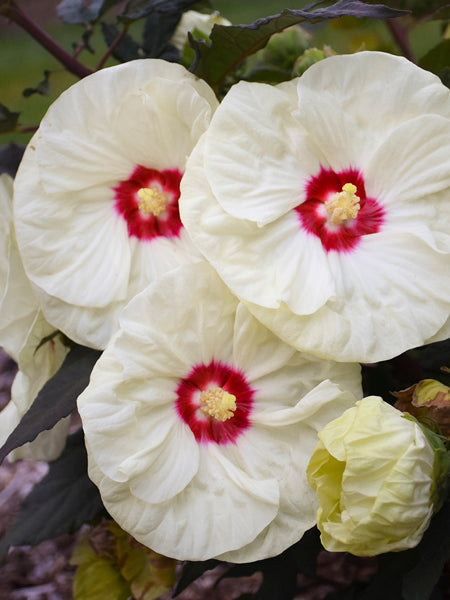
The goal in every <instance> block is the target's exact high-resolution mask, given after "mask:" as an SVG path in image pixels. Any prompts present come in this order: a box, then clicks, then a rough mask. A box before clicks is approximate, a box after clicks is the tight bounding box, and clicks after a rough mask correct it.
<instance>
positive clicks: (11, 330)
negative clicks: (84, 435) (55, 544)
mask: <svg viewBox="0 0 450 600" xmlns="http://www.w3.org/2000/svg"><path fill="white" fill-rule="evenodd" d="M12 189H13V180H12V179H11V178H10V177H8V176H7V175H1V176H0V214H1V215H2V219H1V225H0V253H1V257H2V259H1V260H0V346H2V347H3V348H4V350H5V351H6V352H7V353H8V354H9V355H10V356H11V358H13V359H14V360H15V361H16V362H17V363H18V367H19V371H18V373H17V374H16V376H15V378H14V381H13V385H12V389H11V400H10V402H9V403H8V404H7V405H6V406H5V408H4V409H3V410H2V411H1V412H0V446H3V444H4V443H5V442H6V440H7V439H8V437H9V435H10V434H11V433H12V432H13V431H14V429H15V428H16V427H17V425H18V424H19V422H20V420H21V418H22V417H23V415H24V414H25V413H26V412H27V410H28V409H29V408H30V407H31V405H32V403H33V401H34V399H35V398H36V396H37V395H38V393H39V391H40V389H41V388H42V387H43V386H44V384H45V383H46V382H47V381H48V379H50V377H52V376H53V375H54V374H55V373H56V371H57V370H58V369H59V367H60V366H61V364H62V362H63V360H64V358H65V356H66V354H67V352H68V348H67V346H66V345H65V344H64V343H63V342H62V338H61V335H60V334H59V333H58V331H57V330H55V327H53V326H52V325H49V323H47V322H46V320H45V319H44V317H43V315H42V313H41V311H40V309H39V304H38V301H37V298H36V296H35V295H34V293H33V289H32V287H31V283H30V281H29V280H28V278H27V276H26V274H25V271H24V269H23V265H22V261H21V258H20V254H19V251H18V248H17V244H16V239H15V234H14V227H13V223H12ZM53 334H54V335H53ZM50 336H52V337H51V339H50ZM47 337H49V339H48V341H44V343H42V341H43V340H45V338H47ZM69 426H70V422H69V418H66V419H62V420H61V421H60V422H59V423H58V424H57V425H56V426H55V428H53V429H52V430H51V431H44V432H42V433H41V434H39V436H38V437H37V438H36V439H35V440H34V441H33V442H31V443H29V444H25V445H24V446H21V447H20V448H18V449H17V450H15V451H14V452H13V453H12V455H10V458H13V457H14V458H16V459H17V458H33V459H35V460H53V459H54V458H56V457H57V456H58V455H59V454H60V452H61V450H62V449H63V447H64V444H65V441H66V436H67V433H68V431H69Z"/></svg>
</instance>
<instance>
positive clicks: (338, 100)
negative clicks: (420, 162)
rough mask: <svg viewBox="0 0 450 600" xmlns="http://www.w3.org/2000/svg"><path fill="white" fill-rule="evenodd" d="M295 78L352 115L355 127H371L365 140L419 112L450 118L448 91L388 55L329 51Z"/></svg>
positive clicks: (404, 61)
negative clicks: (326, 55) (348, 54)
mask: <svg viewBox="0 0 450 600" xmlns="http://www.w3.org/2000/svg"><path fill="white" fill-rule="evenodd" d="M299 82H300V83H299V86H300V89H301V90H302V92H304V91H306V92H307V93H309V92H310V91H311V92H313V93H315V94H317V95H318V96H323V97H324V99H325V101H326V102H328V103H329V102H333V101H334V102H335V104H336V105H338V106H339V107H341V108H342V110H344V111H345V112H347V113H348V114H351V115H352V117H353V119H354V120H355V122H356V123H357V126H358V128H360V129H363V130H365V132H366V134H367V133H369V132H370V137H369V138H368V140H369V141H370V140H374V137H372V136H375V137H376V138H378V139H380V140H382V139H383V138H384V137H385V136H386V135H388V133H389V131H391V130H392V129H395V128H396V127H398V126H399V125H400V124H401V123H403V122H406V121H409V120H410V119H414V118H416V117H417V116H420V115H423V114H424V112H426V113H428V114H437V115H442V116H444V117H446V118H449V117H450V91H449V90H448V89H446V88H445V86H443V85H442V82H441V81H440V79H439V78H438V77H437V76H436V75H433V74H431V73H429V72H428V71H425V70H423V69H420V68H419V67H417V66H416V65H414V64H413V63H411V62H410V61H409V60H407V59H405V58H403V57H399V56H394V55H392V54H387V53H383V52H373V51H370V52H358V53H356V54H352V55H350V56H345V55H344V56H332V57H330V58H327V59H326V60H324V61H320V62H319V63H316V64H315V65H313V66H312V67H311V68H309V69H308V70H307V71H306V72H305V73H304V75H302V77H301V78H300V80H299ZM380 89H382V93H380ZM302 92H300V93H302ZM305 105H306V102H305ZM307 108H308V107H307V106H305V109H307ZM355 133H356V134H357V131H355ZM372 143H373V142H372Z"/></svg>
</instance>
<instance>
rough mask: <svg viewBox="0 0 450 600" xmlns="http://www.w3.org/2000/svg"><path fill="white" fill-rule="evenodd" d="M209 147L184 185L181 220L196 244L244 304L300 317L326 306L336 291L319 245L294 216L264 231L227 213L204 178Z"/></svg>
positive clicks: (195, 156) (198, 153)
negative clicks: (287, 309) (284, 306)
mask: <svg viewBox="0 0 450 600" xmlns="http://www.w3.org/2000/svg"><path fill="white" fill-rule="evenodd" d="M205 141H206V139H205V137H203V138H202V139H201V141H200V142H199V143H198V144H197V146H196V148H195V149H194V151H193V153H192V154H191V157H190V159H189V161H188V165H187V169H186V173H185V175H184V177H183V180H182V182H181V197H180V214H181V218H182V221H183V223H184V225H185V227H186V229H187V230H188V233H189V234H190V235H191V238H192V240H193V242H194V243H195V244H196V245H197V246H198V247H199V248H200V250H201V251H202V253H203V254H204V255H205V256H206V258H207V259H208V261H210V262H211V264H212V265H213V266H214V267H215V269H216V270H217V271H218V273H219V275H220V276H221V277H222V279H223V280H224V281H225V282H226V284H227V285H228V286H229V287H230V288H231V289H232V290H233V291H234V293H236V294H237V295H238V296H240V297H241V298H243V299H245V300H248V301H251V302H255V303H258V304H261V305H263V306H267V307H269V308H277V307H279V306H280V303H281V302H285V303H286V304H288V305H289V306H290V307H292V310H294V311H295V312H301V313H310V312H314V311H315V310H317V309H318V308H320V306H323V304H324V303H325V302H326V301H327V300H328V299H329V298H330V297H333V295H334V292H335V288H334V284H333V280H332V276H331V273H330V270H329V267H328V264H327V258H326V254H325V252H324V250H323V248H322V245H321V243H320V241H319V239H318V238H315V239H314V238H311V237H310V236H308V235H307V234H306V233H305V232H303V231H301V225H300V222H299V221H298V219H297V216H296V214H295V213H293V212H291V213H288V214H286V215H284V216H283V217H282V218H280V219H278V220H277V221H274V222H273V223H270V224H269V225H266V226H265V227H263V228H260V227H258V226H257V225H256V224H255V223H251V222H249V221H247V220H243V219H236V218H234V217H232V216H230V215H228V214H227V213H226V212H224V211H223V210H222V209H221V207H220V205H219V204H218V202H217V201H216V199H215V198H214V196H213V194H212V192H211V189H210V187H209V186H208V183H207V181H206V178H205V172H204V169H203V160H204V157H205V145H204V144H205ZM300 264H301V265H302V268H298V267H299V265H300ZM319 276H320V278H321V284H320V285H318V281H317V279H318V277H319Z"/></svg>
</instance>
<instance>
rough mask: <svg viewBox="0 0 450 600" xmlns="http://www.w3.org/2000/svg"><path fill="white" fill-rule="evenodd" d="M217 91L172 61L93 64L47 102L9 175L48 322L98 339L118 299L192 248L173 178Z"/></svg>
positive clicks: (20, 235) (108, 327)
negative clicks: (93, 69)
mask: <svg viewBox="0 0 450 600" xmlns="http://www.w3.org/2000/svg"><path fill="white" fill-rule="evenodd" d="M216 105H217V100H216V98H215V96H214V94H213V92H212V90H211V89H210V88H209V86H208V85H207V84H206V83H205V82H203V81H201V80H199V79H197V78H196V77H194V75H191V74H190V73H189V72H188V71H186V69H184V68H183V67H182V66H180V65H176V64H171V63H167V62H165V61H161V60H151V59H148V60H138V61H133V62H129V63H126V64H124V65H120V66H117V67H111V68H109V69H104V70H102V71H99V72H97V73H95V74H93V75H91V76H90V77H87V78H85V79H83V80H82V81H80V82H78V83H77V84H75V85H74V86H72V87H71V88H69V89H68V90H67V91H66V92H65V93H64V94H62V96H61V97H60V98H59V99H58V100H56V102H55V103H54V104H53V105H52V106H51V107H50V109H49V111H48V112H47V114H46V115H45V117H44V119H43V120H42V122H41V125H40V127H39V129H38V131H37V132H36V134H35V135H34V137H33V139H32V140H31V142H30V143H29V145H28V147H27V150H26V152H25V155H24V158H23V161H22V163H21V165H20V167H19V171H18V174H17V178H16V182H15V200H14V203H15V208H14V212H15V226H16V232H17V239H18V243H19V248H20V251H21V254H22V258H23V262H24V266H25V270H26V272H27V274H28V276H29V278H30V280H31V281H32V282H33V284H35V286H36V290H37V293H38V294H39V299H40V303H41V306H42V310H43V312H44V314H45V316H46V318H47V319H48V321H49V322H51V323H52V324H54V325H55V326H56V327H58V328H59V329H61V330H62V331H64V333H66V334H67V335H68V336H69V337H70V338H72V339H73V340H75V341H77V342H79V343H81V344H84V345H87V346H92V347H96V348H103V347H104V346H105V345H106V343H107V342H108V340H109V338H110V337H111V335H112V333H113V332H114V331H115V329H116V327H117V314H118V312H119V310H120V309H121V308H122V306H123V305H124V304H126V302H127V301H128V300H129V299H130V298H131V297H132V296H134V295H135V294H136V293H137V292H138V291H140V290H141V289H143V288H144V287H145V285H146V284H147V283H148V282H149V281H152V280H153V279H154V278H155V277H157V276H158V275H160V274H161V273H163V272H165V271H167V270H170V269H171V268H174V267H176V266H178V265H180V264H183V263H185V262H190V261H195V260H198V259H199V254H198V252H197V251H196V249H195V248H194V247H193V245H192V244H191V242H190V240H189V236H188V235H187V234H186V231H185V230H184V228H183V227H182V225H181V222H180V218H179V211H178V197H179V186H180V180H181V177H182V175H183V172H184V167H185V163H186V159H187V157H188V156H189V154H190V152H191V150H192V148H193V147H194V145H195V143H196V142H197V140H198V139H199V137H200V135H201V134H202V133H203V132H204V131H205V130H206V128H207V126H208V124H209V121H210V117H211V114H212V112H213V111H214V109H215V108H216Z"/></svg>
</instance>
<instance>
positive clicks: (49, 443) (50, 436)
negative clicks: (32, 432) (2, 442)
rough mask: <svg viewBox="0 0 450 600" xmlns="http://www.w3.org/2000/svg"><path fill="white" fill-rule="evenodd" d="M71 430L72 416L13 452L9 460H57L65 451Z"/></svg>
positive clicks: (9, 455)
mask: <svg viewBox="0 0 450 600" xmlns="http://www.w3.org/2000/svg"><path fill="white" fill-rule="evenodd" d="M69 430H70V416H68V417H65V418H64V419H61V420H60V421H58V423H56V425H55V426H54V427H53V428H52V429H50V430H48V431H47V430H44V431H41V433H40V434H39V435H38V436H37V437H36V439H34V440H33V441H32V442H28V443H26V444H24V445H23V446H20V447H19V448H16V449H15V450H13V451H12V452H11V453H10V454H8V460H10V461H11V460H12V461H14V460H43V461H45V462H49V461H52V460H56V459H57V458H59V456H60V455H61V452H62V451H63V450H64V446H65V445H66V440H67V436H68V435H69Z"/></svg>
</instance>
